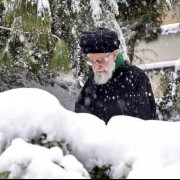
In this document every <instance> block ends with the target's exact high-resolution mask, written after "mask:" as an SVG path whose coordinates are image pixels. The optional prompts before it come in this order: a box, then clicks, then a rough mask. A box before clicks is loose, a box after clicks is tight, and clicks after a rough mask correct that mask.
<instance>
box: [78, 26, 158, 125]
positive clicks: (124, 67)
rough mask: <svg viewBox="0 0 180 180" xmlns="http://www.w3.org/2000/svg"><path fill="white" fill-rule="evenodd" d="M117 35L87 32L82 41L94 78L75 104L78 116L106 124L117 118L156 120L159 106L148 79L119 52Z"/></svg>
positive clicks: (101, 29)
mask: <svg viewBox="0 0 180 180" xmlns="http://www.w3.org/2000/svg"><path fill="white" fill-rule="evenodd" d="M119 45H120V41H119V39H118V36H117V34H116V33H115V32H114V31H111V30H109V29H106V28H95V29H92V30H90V31H88V32H84V33H82V35H81V38H80V46H81V50H82V52H84V53H85V54H87V57H88V61H87V63H88V64H89V65H90V66H92V69H93V74H91V75H90V76H89V78H88V80H87V82H86V83H85V85H84V87H83V89H82V91H81V93H80V95H79V97H78V99H77V101H76V104H75V112H77V113H80V112H81V113H83V112H84V113H90V114H94V115H96V116H97V117H99V118H100V119H102V120H104V121H105V123H107V122H108V121H109V120H110V118H111V117H113V116H116V115H127V116H133V117H138V118H141V119H144V120H150V119H156V105H155V100H154V95H153V92H152V88H151V84H150V81H149V79H148V77H147V75H146V74H145V73H144V71H142V70H141V69H139V68H138V67H136V66H133V65H131V64H129V63H128V62H127V61H125V60H124V58H123V56H122V55H121V54H120V53H119V52H118V49H119Z"/></svg>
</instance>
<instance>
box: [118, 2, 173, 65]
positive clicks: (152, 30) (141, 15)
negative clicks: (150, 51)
mask: <svg viewBox="0 0 180 180" xmlns="http://www.w3.org/2000/svg"><path fill="white" fill-rule="evenodd" d="M118 4H119V12H120V14H119V16H118V17H117V19H119V20H120V22H121V23H122V25H121V26H122V27H123V30H124V34H125V36H126V42H127V45H128V47H129V58H130V61H131V62H132V61H133V59H134V47H135V45H136V43H137V41H138V40H142V39H144V40H146V41H147V42H150V41H153V40H155V39H157V38H158V35H159V33H160V32H161V30H160V25H161V24H162V21H163V18H164V17H165V16H166V14H167V12H168V10H169V8H170V7H169V6H168V4H167V2H166V1H157V0H144V1H139V0H126V1H121V0H119V1H118Z"/></svg>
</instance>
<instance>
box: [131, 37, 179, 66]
mask: <svg viewBox="0 0 180 180" xmlns="http://www.w3.org/2000/svg"><path fill="white" fill-rule="evenodd" d="M179 58H180V33H176V34H169V35H161V36H159V38H158V40H156V41H152V42H150V43H146V42H145V41H140V42H139V43H138V44H137V46H136V47H135V59H134V63H135V64H147V63H156V62H163V61H171V60H178V59H179Z"/></svg>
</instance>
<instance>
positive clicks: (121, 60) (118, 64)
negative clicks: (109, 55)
mask: <svg viewBox="0 0 180 180" xmlns="http://www.w3.org/2000/svg"><path fill="white" fill-rule="evenodd" d="M123 64H124V58H123V56H122V54H121V53H118V55H117V59H116V66H115V69H117V68H119V67H121V66H122V65H123Z"/></svg>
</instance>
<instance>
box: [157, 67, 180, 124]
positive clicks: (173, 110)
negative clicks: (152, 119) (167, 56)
mask: <svg viewBox="0 0 180 180" xmlns="http://www.w3.org/2000/svg"><path fill="white" fill-rule="evenodd" d="M179 87H180V72H172V70H165V72H164V74H163V76H162V77H161V84H160V88H161V90H162V92H163V96H162V97H161V98H159V99H158V101H157V106H158V115H159V119H161V120H165V121H168V120H174V121H176V120H179V114H180V88H179Z"/></svg>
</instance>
